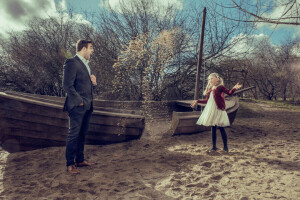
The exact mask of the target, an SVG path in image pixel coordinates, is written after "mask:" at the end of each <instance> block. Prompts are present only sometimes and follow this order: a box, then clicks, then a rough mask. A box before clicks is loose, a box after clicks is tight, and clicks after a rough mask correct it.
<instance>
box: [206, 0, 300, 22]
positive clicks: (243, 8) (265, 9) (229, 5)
mask: <svg viewBox="0 0 300 200" xmlns="http://www.w3.org/2000/svg"><path fill="white" fill-rule="evenodd" d="M206 2H207V4H209V5H211V6H217V7H219V9H218V10H216V12H217V13H218V14H219V15H221V16H223V17H226V18H228V19H230V20H233V21H242V22H251V23H261V22H263V23H271V24H277V25H278V24H285V25H300V21H299V20H300V18H299V11H300V10H299V9H300V4H299V2H298V1H297V0H282V1H274V0H266V1H260V0H257V1H252V2H249V1H244V0H231V1H228V2H223V3H220V2H217V1H215V0H210V1H208V0H206ZM278 8H280V9H278ZM273 9H277V11H278V12H279V13H276V15H275V16H270V15H269V14H268V13H270V11H272V10H273ZM224 11H225V12H224ZM232 12H233V13H234V12H235V13H236V12H238V13H239V12H240V14H238V13H237V16H241V15H243V16H245V18H243V19H241V18H240V17H237V16H234V15H231V14H230V13H232Z"/></svg>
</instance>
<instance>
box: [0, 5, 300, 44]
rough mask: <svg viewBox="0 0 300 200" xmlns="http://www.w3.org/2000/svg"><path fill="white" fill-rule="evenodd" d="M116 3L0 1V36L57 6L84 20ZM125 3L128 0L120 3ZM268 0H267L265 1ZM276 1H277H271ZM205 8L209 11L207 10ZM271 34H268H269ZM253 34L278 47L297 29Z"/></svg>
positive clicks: (262, 28)
mask: <svg viewBox="0 0 300 200" xmlns="http://www.w3.org/2000/svg"><path fill="white" fill-rule="evenodd" d="M118 1H119V0H1V1H0V18H1V21H0V36H5V35H6V34H5V32H6V31H8V30H17V31H21V30H23V29H24V28H25V27H24V24H25V23H26V21H27V20H28V19H30V18H31V17H34V16H39V17H47V15H50V16H55V15H56V14H57V13H56V10H57V8H58V7H62V8H63V9H65V10H68V9H70V8H72V10H74V12H76V13H77V17H78V18H80V19H81V20H83V21H84V20H86V19H85V18H84V15H83V14H82V11H85V10H93V9H105V8H104V5H105V4H106V3H110V4H111V6H112V7H113V8H116V9H117V5H118ZM124 1H125V2H128V1H131V0H124ZM154 1H157V2H159V3H161V4H164V5H167V4H168V3H172V4H173V3H174V4H175V5H176V6H177V7H178V9H179V10H180V9H185V8H186V7H187V4H190V3H198V2H199V3H202V4H205V2H206V1H205V0H202V1H200V0H163V1H162V0H154ZM214 1H215V2H224V0H214ZM268 1H270V0H268ZM275 1H279V0H274V2H275ZM227 2H229V1H228V0H227ZM208 9H210V8H209V7H208ZM278 12H280V8H274V9H270V10H269V12H268V13H267V15H268V16H276V15H278ZM271 33H272V34H271ZM254 34H256V35H261V34H263V35H266V36H270V37H271V42H272V43H273V44H280V43H281V42H284V41H285V40H286V39H287V38H296V37H299V35H300V26H287V25H285V26H284V25H279V26H277V27H276V29H275V30H274V25H270V24H260V25H259V26H258V29H257V30H256V31H255V32H254Z"/></svg>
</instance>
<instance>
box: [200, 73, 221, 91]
mask: <svg viewBox="0 0 300 200" xmlns="http://www.w3.org/2000/svg"><path fill="white" fill-rule="evenodd" d="M212 76H214V77H216V78H217V79H219V81H218V83H217V85H216V87H218V86H220V85H224V81H223V78H222V77H220V76H219V74H218V73H211V74H210V75H209V76H208V77H207V85H206V88H205V90H204V92H203V95H204V96H205V95H207V93H208V91H209V90H210V89H211V88H212V87H213V86H212V84H211V83H210V81H209V80H210V78H211V77H212Z"/></svg>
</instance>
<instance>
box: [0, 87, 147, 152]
mask: <svg viewBox="0 0 300 200" xmlns="http://www.w3.org/2000/svg"><path fill="white" fill-rule="evenodd" d="M39 98H40V99H39ZM58 98H59V97H50V98H49V97H47V98H44V99H42V98H41V97H38V96H36V97H35V98H33V97H29V96H28V97H25V95H24V96H22V95H21V94H19V95H16V94H15V95H13V94H7V93H0V141H1V146H2V147H3V148H4V149H5V150H7V151H9V152H16V151H25V150H33V149H38V148H43V147H51V146H64V145H65V142H66V137H67V134H68V117H67V113H65V112H63V111H62V105H63V101H64V100H62V99H58ZM132 112H134V113H132ZM144 127H145V117H144V116H143V115H142V114H141V112H138V111H129V112H128V111H126V110H120V109H112V110H111V109H109V108H107V110H105V108H97V107H95V110H94V112H93V115H92V117H91V120H90V127H89V133H88V135H87V137H86V143H87V144H109V143H116V142H123V141H128V140H132V139H139V138H140V137H141V135H142V132H143V130H144Z"/></svg>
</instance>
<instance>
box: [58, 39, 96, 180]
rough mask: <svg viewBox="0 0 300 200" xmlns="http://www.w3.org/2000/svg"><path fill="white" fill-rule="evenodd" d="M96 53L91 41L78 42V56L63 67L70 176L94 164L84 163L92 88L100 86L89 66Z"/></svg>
mask: <svg viewBox="0 0 300 200" xmlns="http://www.w3.org/2000/svg"><path fill="white" fill-rule="evenodd" d="M93 52H94V49H93V44H92V41H90V40H78V41H77V43H76V55H75V56H74V57H73V58H70V59H67V60H66V62H65V64H64V74H63V87H64V90H65V91H66V93H67V97H66V101H65V105H64V108H63V110H64V111H67V112H68V115H69V135H68V138H67V144H66V160H67V171H68V172H69V173H70V174H78V173H79V170H78V169H77V167H84V166H90V165H92V163H89V162H88V161H86V160H84V141H85V135H86V134H87V132H88V126H89V121H90V117H91V115H92V111H93V86H95V85H97V83H96V77H95V76H94V75H92V74H91V69H90V67H89V65H88V63H89V60H90V58H91V55H92V54H93Z"/></svg>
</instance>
